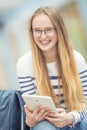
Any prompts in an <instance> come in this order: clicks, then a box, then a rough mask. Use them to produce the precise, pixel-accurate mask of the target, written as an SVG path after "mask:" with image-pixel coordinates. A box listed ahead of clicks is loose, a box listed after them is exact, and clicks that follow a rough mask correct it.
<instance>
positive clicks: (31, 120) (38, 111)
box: [24, 105, 51, 127]
mask: <svg viewBox="0 0 87 130" xmlns="http://www.w3.org/2000/svg"><path fill="white" fill-rule="evenodd" d="M24 108H25V113H26V124H27V125H28V126H30V127H33V126H34V125H35V124H36V123H37V122H39V121H42V120H44V119H45V116H47V115H48V114H49V113H50V112H51V110H50V109H49V108H48V107H43V108H41V107H40V106H39V105H37V106H36V107H35V109H34V111H31V110H30V109H29V108H28V106H26V105H25V106H24Z"/></svg>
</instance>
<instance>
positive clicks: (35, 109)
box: [33, 105, 41, 115]
mask: <svg viewBox="0 0 87 130" xmlns="http://www.w3.org/2000/svg"><path fill="white" fill-rule="evenodd" d="M40 110H41V106H40V105H36V106H35V108H34V111H33V114H34V115H36V114H37V113H39V111H40Z"/></svg>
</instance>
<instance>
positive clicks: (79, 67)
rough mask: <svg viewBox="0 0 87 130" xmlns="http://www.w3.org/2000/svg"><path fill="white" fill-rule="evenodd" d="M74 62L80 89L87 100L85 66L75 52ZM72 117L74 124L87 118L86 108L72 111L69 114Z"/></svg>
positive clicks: (83, 61) (86, 70) (86, 66)
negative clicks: (79, 80)
mask: <svg viewBox="0 0 87 130" xmlns="http://www.w3.org/2000/svg"><path fill="white" fill-rule="evenodd" d="M74 54H75V60H76V65H77V70H78V73H79V76H80V79H81V83H82V87H83V94H84V96H85V97H86V99H87V65H86V62H85V60H84V58H83V56H82V55H81V54H80V53H78V52H75V53H74ZM71 113H72V114H73V116H74V119H75V120H74V124H76V123H78V122H80V121H81V120H82V119H83V118H84V117H86V116H87V108H85V109H84V110H83V111H82V112H77V111H73V112H71Z"/></svg>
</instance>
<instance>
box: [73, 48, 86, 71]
mask: <svg viewBox="0 0 87 130" xmlns="http://www.w3.org/2000/svg"><path fill="white" fill-rule="evenodd" d="M73 52H74V57H75V61H76V66H77V69H78V72H82V71H84V70H85V69H87V65H86V61H85V59H84V57H83V56H82V55H81V53H79V52H78V51H75V50H74V51H73Z"/></svg>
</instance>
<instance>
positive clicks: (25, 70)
mask: <svg viewBox="0 0 87 130" xmlns="http://www.w3.org/2000/svg"><path fill="white" fill-rule="evenodd" d="M74 56H75V61H76V65H77V70H78V73H79V76H80V79H81V82H82V87H83V92H84V95H85V97H86V99H87V65H86V62H85V60H84V58H83V57H82V55H81V54H80V53H78V52H77V51H74ZM55 64H56V63H55V62H52V63H47V68H48V73H49V78H50V81H51V84H52V86H53V89H54V91H55V93H56V95H57V96H59V95H58V78H59V77H58V72H57V70H56V67H55V66H56V65H55ZM34 75H35V74H34V69H33V63H32V55H31V52H29V53H27V54H25V55H24V56H22V57H21V58H20V59H19V60H18V63H17V76H18V82H19V86H20V90H21V92H22V94H30V95H36V94H37V87H36V83H35V76H34ZM60 80H61V79H60ZM60 83H61V81H60ZM60 85H61V88H60V96H61V100H60V104H61V106H60V107H62V108H65V109H66V108H67V106H66V105H65V103H64V96H63V90H62V83H61V84H60ZM72 114H73V115H74V117H75V124H76V123H78V122H80V121H81V120H82V119H83V118H84V117H85V116H86V115H87V109H85V110H84V111H82V112H77V111H73V112H72Z"/></svg>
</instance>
